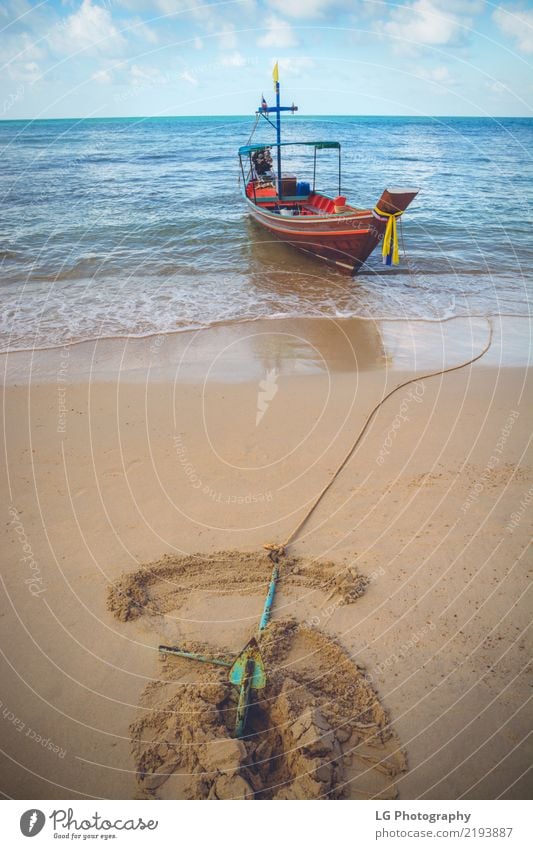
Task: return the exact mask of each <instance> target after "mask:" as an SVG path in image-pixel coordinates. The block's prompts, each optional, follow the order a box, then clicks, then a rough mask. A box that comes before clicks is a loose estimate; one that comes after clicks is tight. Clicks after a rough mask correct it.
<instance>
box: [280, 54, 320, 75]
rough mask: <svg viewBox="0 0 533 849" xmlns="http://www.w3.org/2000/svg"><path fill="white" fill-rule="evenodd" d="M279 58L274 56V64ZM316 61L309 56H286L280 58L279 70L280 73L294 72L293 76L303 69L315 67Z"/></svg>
mask: <svg viewBox="0 0 533 849" xmlns="http://www.w3.org/2000/svg"><path fill="white" fill-rule="evenodd" d="M277 61H278V60H277V59H275V58H274V57H273V58H272V59H271V63H272V65H274V64H275V63H276V62H277ZM314 66H315V63H314V62H313V60H312V59H309V58H308V57H307V56H301V57H300V58H289V57H285V58H283V59H280V60H279V70H280V73H286V74H292V75H293V76H298V75H299V74H301V73H302V72H303V71H307V70H308V69H309V68H314Z"/></svg>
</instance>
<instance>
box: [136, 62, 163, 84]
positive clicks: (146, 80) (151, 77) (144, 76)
mask: <svg viewBox="0 0 533 849" xmlns="http://www.w3.org/2000/svg"><path fill="white" fill-rule="evenodd" d="M130 79H131V82H132V83H133V85H137V86H138V85H143V86H146V85H157V84H161V83H164V82H165V78H164V76H163V75H162V74H161V72H160V71H159V70H158V69H157V68H152V67H151V66H150V65H132V66H131V68H130Z"/></svg>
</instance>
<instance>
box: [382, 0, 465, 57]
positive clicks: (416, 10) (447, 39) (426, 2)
mask: <svg viewBox="0 0 533 849" xmlns="http://www.w3.org/2000/svg"><path fill="white" fill-rule="evenodd" d="M473 5H474V4H472V3H469V2H467V3H458V2H457V0H449V2H446V0H414V2H412V3H407V4H406V5H405V6H398V7H396V9H394V11H393V12H392V13H391V16H390V19H389V20H388V21H387V23H385V24H384V26H383V31H384V32H386V33H387V34H389V35H391V36H393V37H394V38H397V39H400V40H401V39H405V42H406V43H407V46H408V45H409V44H411V45H412V44H413V42H414V44H415V45H435V46H438V45H445V44H452V43H454V42H456V41H458V40H459V38H460V37H461V35H462V34H463V27H464V26H467V25H468V21H467V20H466V19H463V18H462V16H461V14H460V11H461V10H464V9H465V8H473Z"/></svg>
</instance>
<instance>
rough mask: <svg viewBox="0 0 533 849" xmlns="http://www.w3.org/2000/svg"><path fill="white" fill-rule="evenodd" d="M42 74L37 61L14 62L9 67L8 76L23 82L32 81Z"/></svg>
mask: <svg viewBox="0 0 533 849" xmlns="http://www.w3.org/2000/svg"><path fill="white" fill-rule="evenodd" d="M41 75H42V72H41V69H40V68H39V65H38V64H37V62H15V63H14V64H13V65H11V66H10V67H9V76H10V77H11V79H12V80H17V81H18V82H23V83H30V84H31V83H34V82H36V81H37V80H38V79H39V78H40V77H41Z"/></svg>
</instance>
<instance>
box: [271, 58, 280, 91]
mask: <svg viewBox="0 0 533 849" xmlns="http://www.w3.org/2000/svg"><path fill="white" fill-rule="evenodd" d="M272 79H273V80H274V91H275V90H276V83H277V82H279V70H278V63H277V62H276V64H275V65H274V70H273V71H272Z"/></svg>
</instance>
